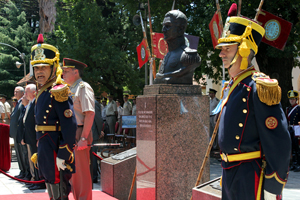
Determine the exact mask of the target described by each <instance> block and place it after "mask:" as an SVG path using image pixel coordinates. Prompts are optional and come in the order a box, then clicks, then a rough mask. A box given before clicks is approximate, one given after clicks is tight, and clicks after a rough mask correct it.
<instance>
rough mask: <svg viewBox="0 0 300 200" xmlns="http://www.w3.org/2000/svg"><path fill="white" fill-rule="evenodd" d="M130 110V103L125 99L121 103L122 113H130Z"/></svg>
mask: <svg viewBox="0 0 300 200" xmlns="http://www.w3.org/2000/svg"><path fill="white" fill-rule="evenodd" d="M130 111H132V106H131V103H130V102H129V101H127V102H125V103H124V105H123V115H130Z"/></svg>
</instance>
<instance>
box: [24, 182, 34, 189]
mask: <svg viewBox="0 0 300 200" xmlns="http://www.w3.org/2000/svg"><path fill="white" fill-rule="evenodd" d="M33 186H34V184H32V183H25V187H27V188H30V187H33Z"/></svg>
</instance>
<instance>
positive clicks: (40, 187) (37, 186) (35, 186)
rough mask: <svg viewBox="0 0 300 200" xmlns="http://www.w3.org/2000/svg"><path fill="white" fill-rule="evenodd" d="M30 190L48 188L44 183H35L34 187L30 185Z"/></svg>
mask: <svg viewBox="0 0 300 200" xmlns="http://www.w3.org/2000/svg"><path fill="white" fill-rule="evenodd" d="M28 189H29V190H42V189H46V185H45V184H43V185H40V184H38V185H33V186H32V187H29V188H28Z"/></svg>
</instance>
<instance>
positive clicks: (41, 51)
mask: <svg viewBox="0 0 300 200" xmlns="http://www.w3.org/2000/svg"><path fill="white" fill-rule="evenodd" d="M43 42H44V41H43V35H42V34H40V35H39V38H38V44H36V45H34V46H33V47H32V48H31V65H32V66H33V68H34V78H35V80H36V82H37V88H38V91H37V92H38V93H37V96H36V106H35V123H36V137H37V140H38V163H37V165H38V168H39V175H40V177H41V178H42V179H45V183H46V187H47V190H48V194H49V197H50V199H51V200H52V199H64V200H65V199H68V194H69V192H70V189H71V188H70V185H69V179H70V178H71V175H72V173H74V172H75V167H74V156H73V148H74V144H75V134H76V128H77V124H76V118H75V114H74V110H73V102H72V99H71V98H70V97H69V88H68V86H67V85H64V84H62V80H61V74H62V69H61V68H60V66H59V52H58V50H57V49H56V48H55V47H54V46H52V45H49V44H45V43H43ZM61 178H62V179H63V180H61Z"/></svg>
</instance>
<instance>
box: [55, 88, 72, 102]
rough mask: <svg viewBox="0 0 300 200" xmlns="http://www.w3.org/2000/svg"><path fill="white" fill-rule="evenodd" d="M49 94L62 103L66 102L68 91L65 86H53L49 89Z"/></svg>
mask: <svg viewBox="0 0 300 200" xmlns="http://www.w3.org/2000/svg"><path fill="white" fill-rule="evenodd" d="M51 93H52V95H53V96H54V99H55V100H56V101H58V102H64V101H67V100H68V97H69V94H70V89H69V86H68V85H67V84H59V85H54V86H53V87H52V89H51Z"/></svg>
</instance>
